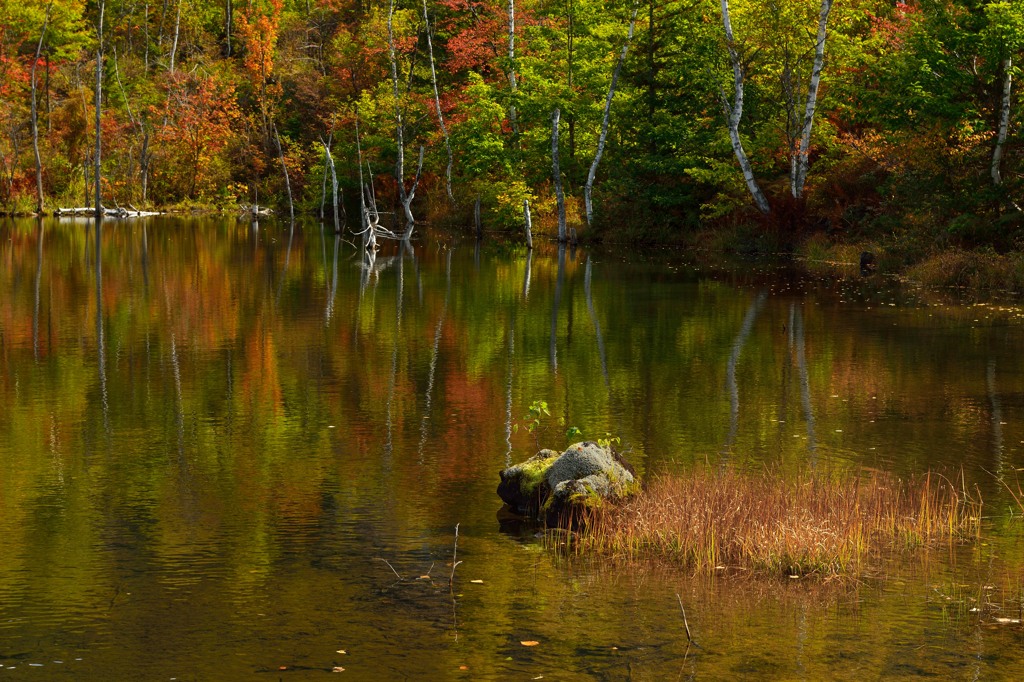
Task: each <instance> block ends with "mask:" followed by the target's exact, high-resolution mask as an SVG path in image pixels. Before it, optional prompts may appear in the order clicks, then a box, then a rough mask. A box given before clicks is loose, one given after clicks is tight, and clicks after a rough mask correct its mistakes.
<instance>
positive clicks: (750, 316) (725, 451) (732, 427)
mask: <svg viewBox="0 0 1024 682" xmlns="http://www.w3.org/2000/svg"><path fill="white" fill-rule="evenodd" d="M767 298H768V294H767V292H764V291H761V292H759V293H758V294H757V296H756V297H755V298H754V300H753V301H752V302H751V304H750V307H749V308H747V314H746V315H744V316H743V324H741V325H740V330H739V332H738V333H737V334H736V338H735V339H734V340H733V342H732V352H731V353H730V354H729V362H728V364H727V365H726V368H725V383H726V386H727V388H728V391H729V434H728V435H727V436H726V438H725V445H724V446H723V447H722V455H723V462H724V461H726V459H727V457H728V456H729V455H730V454H731V453H732V446H733V443H734V442H735V441H736V434H737V433H738V432H739V427H740V389H739V382H738V381H737V380H736V365H737V364H738V363H739V361H740V354H741V353H742V352H743V346H744V345H746V343H747V338H748V337H749V336H750V332H751V331H753V329H754V322H755V321H756V320H757V314H758V313H759V312H760V311H761V307H762V306H763V305H764V302H765V300H766V299H767Z"/></svg>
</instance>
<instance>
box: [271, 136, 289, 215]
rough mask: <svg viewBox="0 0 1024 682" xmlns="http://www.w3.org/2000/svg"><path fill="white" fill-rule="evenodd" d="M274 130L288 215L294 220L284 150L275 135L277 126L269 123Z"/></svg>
mask: <svg viewBox="0 0 1024 682" xmlns="http://www.w3.org/2000/svg"><path fill="white" fill-rule="evenodd" d="M270 125H271V127H272V128H273V130H274V142H275V143H276V144H277V158H278V159H280V161H281V170H282V171H284V187H285V189H286V190H287V191H288V215H289V217H290V218H291V219H292V221H294V220H295V203H294V202H293V201H292V183H291V179H290V178H289V177H288V164H286V163H285V162H284V149H282V148H281V136H280V135H278V134H277V124H276V123H271V124H270Z"/></svg>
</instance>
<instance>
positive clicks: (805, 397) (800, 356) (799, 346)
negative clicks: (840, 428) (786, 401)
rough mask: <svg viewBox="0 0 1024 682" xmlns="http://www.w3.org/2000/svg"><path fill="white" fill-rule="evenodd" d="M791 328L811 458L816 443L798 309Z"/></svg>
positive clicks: (801, 315)
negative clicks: (793, 335)
mask: <svg viewBox="0 0 1024 682" xmlns="http://www.w3.org/2000/svg"><path fill="white" fill-rule="evenodd" d="M792 326H793V333H794V334H795V337H796V368H797V373H798V374H799V376H800V404H801V405H802V406H803V410H804V422H806V424H807V450H808V452H810V453H811V456H812V457H813V456H814V454H815V451H816V450H817V443H816V441H815V437H814V410H813V408H812V407H811V379H810V374H809V373H808V371H807V353H806V345H805V342H804V339H805V336H806V333H805V330H804V314H803V310H801V309H800V308H797V309H796V315H795V316H794V320H793V323H792ZM812 463H813V460H812Z"/></svg>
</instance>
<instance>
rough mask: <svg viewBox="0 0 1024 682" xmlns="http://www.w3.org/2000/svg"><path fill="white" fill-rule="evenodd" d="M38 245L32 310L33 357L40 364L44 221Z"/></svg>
mask: <svg viewBox="0 0 1024 682" xmlns="http://www.w3.org/2000/svg"><path fill="white" fill-rule="evenodd" d="M37 231H38V233H39V238H38V243H37V244H36V286H35V293H36V296H35V305H34V306H33V308H32V357H33V358H35V361H36V362H39V285H40V283H41V282H42V279H43V221H42V220H40V221H39V223H38V230H37Z"/></svg>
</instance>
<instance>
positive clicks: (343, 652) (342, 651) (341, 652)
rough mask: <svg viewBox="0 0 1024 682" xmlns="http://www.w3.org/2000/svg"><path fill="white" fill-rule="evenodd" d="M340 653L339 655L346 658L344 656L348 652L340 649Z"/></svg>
mask: <svg viewBox="0 0 1024 682" xmlns="http://www.w3.org/2000/svg"><path fill="white" fill-rule="evenodd" d="M338 653H339V654H341V655H342V656H344V655H345V654H347V653H348V652H347V651H345V650H344V649H338Z"/></svg>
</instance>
